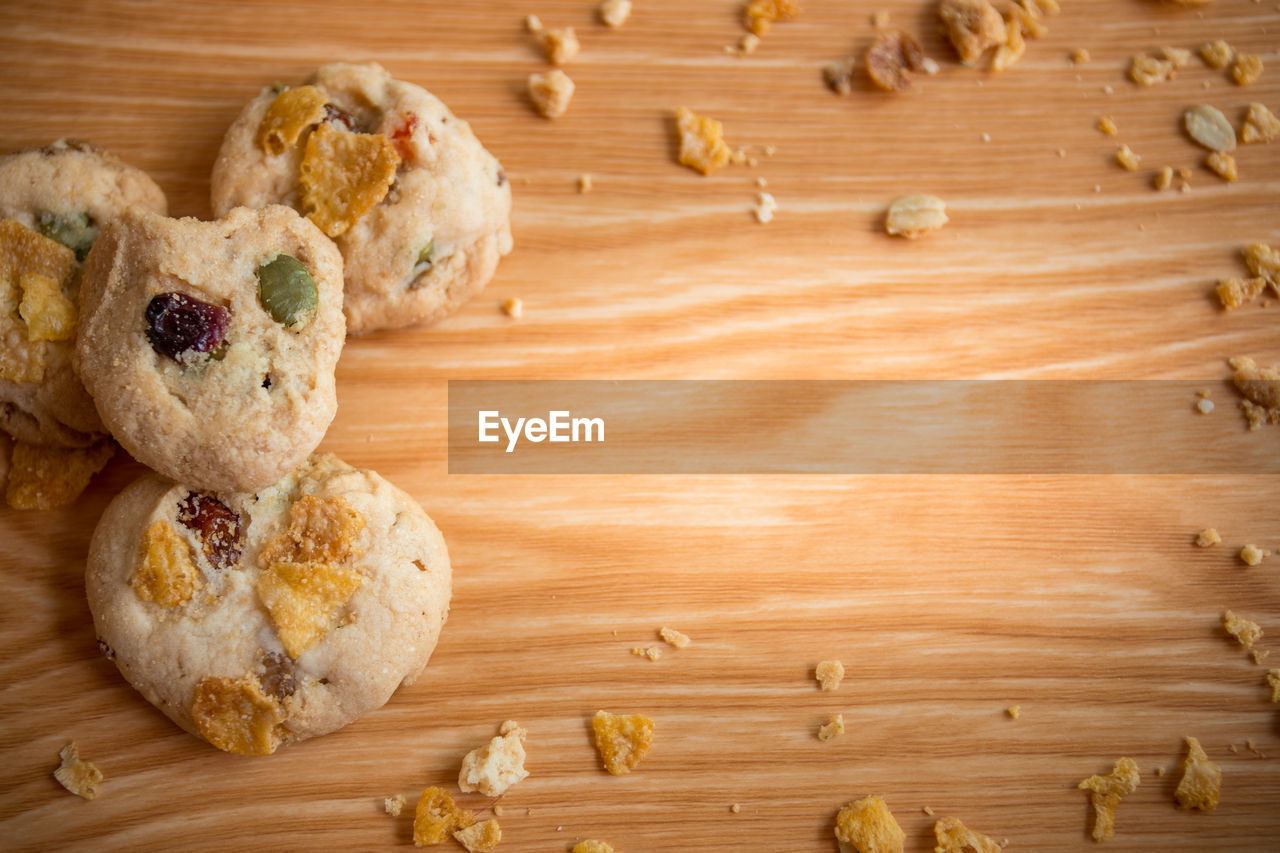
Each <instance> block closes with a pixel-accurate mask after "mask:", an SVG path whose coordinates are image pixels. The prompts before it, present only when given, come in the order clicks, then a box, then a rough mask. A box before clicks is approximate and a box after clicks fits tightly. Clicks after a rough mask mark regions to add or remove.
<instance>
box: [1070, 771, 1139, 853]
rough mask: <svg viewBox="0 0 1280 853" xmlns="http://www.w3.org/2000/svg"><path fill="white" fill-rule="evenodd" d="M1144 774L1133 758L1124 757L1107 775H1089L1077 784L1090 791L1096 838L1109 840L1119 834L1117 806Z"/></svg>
mask: <svg viewBox="0 0 1280 853" xmlns="http://www.w3.org/2000/svg"><path fill="white" fill-rule="evenodd" d="M1140 780H1141V777H1140V776H1139V774H1138V765H1137V763H1136V762H1135V761H1134V760H1133V759H1132V758H1121V759H1120V760H1118V761H1117V762H1116V764H1115V768H1114V769H1113V770H1112V771H1111V773H1110V774H1108V775H1106V776H1090V777H1089V778H1088V779H1085V780H1084V781H1083V782H1081V783H1080V784H1079V785H1078V786H1077V787H1078V788H1079V789H1080V790H1082V791H1088V792H1089V801H1090V802H1091V803H1092V804H1093V815H1094V817H1093V840H1094V841H1106V840H1107V839H1108V838H1111V837H1113V836H1114V835H1115V834H1116V806H1118V805H1120V800H1121V799H1123V798H1124V797H1125V796H1126V795H1128V794H1132V793H1133V792H1134V791H1135V790H1136V789H1137V787H1138V782H1139V781H1140Z"/></svg>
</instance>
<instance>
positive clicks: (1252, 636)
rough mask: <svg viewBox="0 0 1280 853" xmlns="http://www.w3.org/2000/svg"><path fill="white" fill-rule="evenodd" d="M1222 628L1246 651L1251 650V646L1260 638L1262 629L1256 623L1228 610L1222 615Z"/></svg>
mask: <svg viewBox="0 0 1280 853" xmlns="http://www.w3.org/2000/svg"><path fill="white" fill-rule="evenodd" d="M1222 627H1223V628H1224V629H1225V630H1226V632H1227V633H1228V634H1230V635H1231V636H1232V637H1233V638H1235V641H1236V642H1237V643H1239V644H1240V645H1242V646H1244V647H1245V648H1246V649H1251V648H1253V644H1254V643H1256V642H1257V641H1258V640H1259V639H1261V638H1262V627H1261V626H1260V625H1259V624H1258V623H1257V622H1254V621H1252V620H1249V619H1245V618H1244V617H1243V616H1237V615H1235V614H1234V613H1232V612H1231V611H1230V610H1225V611H1223V613H1222Z"/></svg>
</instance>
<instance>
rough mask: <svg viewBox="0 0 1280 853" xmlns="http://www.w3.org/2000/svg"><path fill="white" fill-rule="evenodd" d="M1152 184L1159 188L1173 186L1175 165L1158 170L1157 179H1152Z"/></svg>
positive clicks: (1165, 188)
mask: <svg viewBox="0 0 1280 853" xmlns="http://www.w3.org/2000/svg"><path fill="white" fill-rule="evenodd" d="M1152 186H1154V187H1155V188H1156V189H1158V190H1167V189H1169V187H1171V186H1173V167H1172V166H1163V167H1161V169H1160V171H1158V172H1156V176H1155V179H1154V180H1153V181H1152Z"/></svg>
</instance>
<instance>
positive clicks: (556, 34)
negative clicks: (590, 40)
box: [541, 27, 581, 65]
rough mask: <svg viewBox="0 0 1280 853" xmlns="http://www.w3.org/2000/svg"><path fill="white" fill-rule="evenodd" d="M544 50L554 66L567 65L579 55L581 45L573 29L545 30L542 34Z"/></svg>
mask: <svg viewBox="0 0 1280 853" xmlns="http://www.w3.org/2000/svg"><path fill="white" fill-rule="evenodd" d="M541 39H542V49H543V51H544V52H545V53H546V54H547V61H548V62H550V63H551V64H552V65H566V64H568V63H570V62H572V61H573V58H574V57H575V56H577V55H578V50H579V49H580V48H581V45H579V44H578V36H577V34H576V33H574V31H573V27H564V28H563V29H557V30H544V31H543V32H542V33H541Z"/></svg>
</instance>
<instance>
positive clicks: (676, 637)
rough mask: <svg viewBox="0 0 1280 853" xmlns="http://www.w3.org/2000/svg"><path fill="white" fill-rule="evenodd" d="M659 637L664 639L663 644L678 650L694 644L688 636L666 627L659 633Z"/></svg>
mask: <svg viewBox="0 0 1280 853" xmlns="http://www.w3.org/2000/svg"><path fill="white" fill-rule="evenodd" d="M658 636H659V637H661V638H662V642H664V643H666V644H667V645H669V646H675V647H676V648H677V649H683V648H684V647H685V646H687V645H689V644H690V643H692V642H693V640H691V639H689V635H688V634H682V633H681V632H679V631H677V630H676V629H675V628H668V627H666V626H665V625H664V626H663V627H662V628H661V629H660V630H659V631H658Z"/></svg>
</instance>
